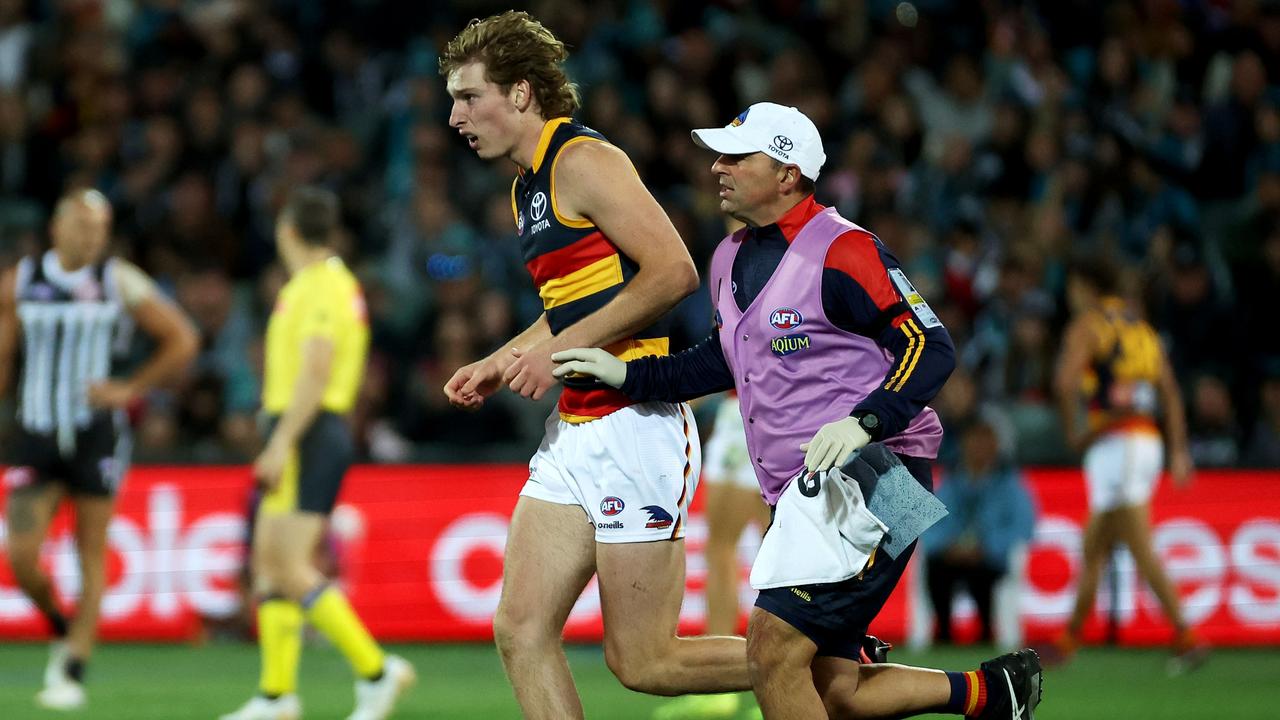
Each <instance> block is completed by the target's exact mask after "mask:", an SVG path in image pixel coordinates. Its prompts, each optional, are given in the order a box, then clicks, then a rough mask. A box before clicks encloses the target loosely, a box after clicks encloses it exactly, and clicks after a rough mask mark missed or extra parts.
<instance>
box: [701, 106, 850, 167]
mask: <svg viewBox="0 0 1280 720" xmlns="http://www.w3.org/2000/svg"><path fill="white" fill-rule="evenodd" d="M690 134H691V135H693V141H694V142H695V143H697V144H698V146H699V147H704V148H706V149H708V150H714V151H715V152H718V153H720V154H722V155H745V154H748V153H754V152H762V153H764V154H766V155H768V156H770V157H772V158H774V159H775V160H777V161H778V162H782V163H786V164H788V165H796V166H798V167H799V168H800V174H801V175H804V176H805V177H807V178H809V179H810V180H817V179H818V173H819V172H820V171H821V170H822V164H823V163H825V162H826V161H827V154H826V153H825V152H823V151H822V136H820V135H818V128H817V126H815V125H814V124H813V121H812V120H810V119H809V118H808V117H806V116H805V114H804V113H802V112H800V111H799V110H797V109H795V108H793V107H786V106H785V105H779V104H777V103H771V102H760V103H756V104H755V105H752V106H751V107H749V108H747V109H746V110H743V111H742V114H741V115H739V116H738V117H736V118H734V119H733V122H731V123H729V124H728V125H725V126H724V127H722V128H705V129H702V130H694V131H693V132H691V133H690Z"/></svg>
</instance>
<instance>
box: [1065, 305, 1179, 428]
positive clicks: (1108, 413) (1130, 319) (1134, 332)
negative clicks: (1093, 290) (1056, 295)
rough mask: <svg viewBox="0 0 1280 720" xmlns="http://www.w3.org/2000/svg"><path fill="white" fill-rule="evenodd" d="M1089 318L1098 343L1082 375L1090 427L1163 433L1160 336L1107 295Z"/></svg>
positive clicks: (1131, 311)
mask: <svg viewBox="0 0 1280 720" xmlns="http://www.w3.org/2000/svg"><path fill="white" fill-rule="evenodd" d="M1086 318H1087V319H1086V322H1088V323H1089V326H1090V328H1091V329H1092V330H1093V335H1094V337H1095V338H1097V343H1098V344H1097V346H1096V347H1095V349H1094V354H1093V357H1092V358H1091V359H1090V362H1089V369H1088V371H1087V372H1086V373H1085V375H1084V377H1083V378H1082V384H1083V387H1082V390H1083V391H1084V394H1085V397H1086V398H1087V400H1088V409H1089V427H1090V429H1091V430H1092V431H1094V432H1104V431H1113V430H1121V429H1123V430H1141V431H1147V432H1158V428H1157V426H1156V424H1155V415H1156V411H1157V407H1158V402H1157V401H1158V398H1159V394H1158V392H1157V388H1158V384H1159V381H1160V373H1161V371H1162V368H1161V363H1162V358H1163V353H1162V352H1161V350H1160V337H1159V336H1158V335H1156V331H1155V330H1154V329H1153V328H1152V327H1151V325H1149V324H1148V323H1147V322H1146V321H1144V320H1142V319H1141V318H1139V317H1138V316H1137V314H1136V313H1134V312H1133V310H1132V309H1130V308H1129V306H1128V303H1126V302H1125V301H1124V300H1123V299H1121V298H1118V297H1108V298H1104V299H1103V301H1102V303H1101V306H1100V307H1099V308H1098V309H1096V310H1093V311H1090V313H1089V314H1088V315H1087V316H1086Z"/></svg>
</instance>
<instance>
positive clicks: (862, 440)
mask: <svg viewBox="0 0 1280 720" xmlns="http://www.w3.org/2000/svg"><path fill="white" fill-rule="evenodd" d="M869 442H871V436H870V435H868V434H867V431H866V430H863V429H862V425H860V424H859V423H858V418H855V417H847V418H844V419H843V420H836V421H835V422H829V423H827V424H826V425H823V426H822V427H820V428H818V432H816V433H814V434H813V439H812V440H810V441H809V442H807V443H800V449H801V450H804V451H805V453H804V466H805V468H807V469H808V470H809V472H811V473H821V472H826V471H827V470H830V469H831V468H833V467H836V466H837V465H844V464H845V463H846V462H848V461H849V459H850V458H849V456H850V455H852V454H853V453H854V452H855V451H858V450H861V449H862V448H863V447H864V446H865V445H866V444H867V443H869Z"/></svg>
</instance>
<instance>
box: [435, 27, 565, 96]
mask: <svg viewBox="0 0 1280 720" xmlns="http://www.w3.org/2000/svg"><path fill="white" fill-rule="evenodd" d="M568 57H569V52H568V50H566V49H565V47H564V43H563V42H560V40H558V39H557V38H556V36H555V35H553V34H551V31H550V30H548V29H547V28H546V27H544V26H543V25H542V23H540V22H538V21H537V20H534V19H533V18H532V17H531V16H530V15H529V13H527V12H518V11H515V10H508V11H507V12H504V13H502V14H501V15H491V16H489V17H487V18H485V19H483V20H481V19H479V18H475V19H473V20H472V21H471V22H469V23H467V26H466V27H465V28H463V29H462V32H460V33H458V35H457V37H455V38H453V40H450V41H449V44H448V45H447V46H446V47H445V49H444V52H443V53H441V54H440V74H441V75H443V76H445V77H446V78H447V77H448V76H449V73H451V72H453V71H454V70H457V69H458V68H460V67H462V66H463V65H466V64H468V63H472V62H481V63H484V68H485V76H486V77H487V79H488V80H489V81H490V82H493V83H496V84H497V85H499V86H500V87H501V88H502V89H503V91H504V92H505V91H507V90H509V89H510V88H511V86H512V85H514V84H515V83H517V82H519V81H521V80H527V81H528V82H529V85H530V87H532V88H533V96H534V98H535V99H537V101H538V107H540V108H542V114H543V115H544V116H545V117H548V118H553V117H565V116H570V115H573V113H574V112H575V111H576V110H577V109H578V107H579V105H580V101H579V98H578V86H577V85H576V84H574V83H572V82H569V78H568V76H566V75H565V72H564V61H565V59H566V58H568Z"/></svg>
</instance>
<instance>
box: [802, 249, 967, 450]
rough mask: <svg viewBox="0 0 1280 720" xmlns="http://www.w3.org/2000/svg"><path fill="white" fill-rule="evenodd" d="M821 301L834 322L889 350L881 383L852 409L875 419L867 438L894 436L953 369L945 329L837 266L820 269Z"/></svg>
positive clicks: (883, 287) (884, 287) (887, 287)
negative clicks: (876, 427)
mask: <svg viewBox="0 0 1280 720" xmlns="http://www.w3.org/2000/svg"><path fill="white" fill-rule="evenodd" d="M884 256H888V258H889V259H890V261H891V262H892V256H891V255H888V253H887V252H883V253H882V257H884ZM881 263H882V264H881V266H880V269H879V271H878V272H883V273H887V272H888V267H887V266H886V265H885V264H883V260H882V261H881ZM894 266H895V267H896V262H895V263H894ZM877 279H878V278H877ZM872 292H874V293H875V296H874V297H873V295H872ZM889 293H892V297H891V298H890V297H889ZM822 304H823V310H824V311H825V312H826V313H827V317H828V319H830V320H831V322H832V323H833V324H834V325H835V326H836V327H838V328H840V329H841V330H844V331H845V332H850V333H854V334H857V335H862V336H864V337H867V338H870V339H872V340H874V341H875V342H876V344H877V345H879V346H880V347H882V348H884V349H885V350H887V351H888V352H889V353H890V354H892V355H893V358H894V360H893V365H892V366H891V367H890V368H889V372H888V373H886V374H885V378H884V382H883V383H881V384H880V387H878V388H877V389H876V390H873V391H872V392H871V393H870V394H869V395H867V397H866V398H864V399H863V401H862V402H861V403H859V404H858V406H857V407H856V408H853V412H855V413H856V412H861V411H867V412H873V413H875V415H876V417H878V418H880V427H881V428H882V429H881V432H880V434H879V437H874V438H872V439H873V440H881V439H884V438H888V437H893V436H894V435H897V434H898V433H900V432H902V431H903V430H905V429H906V427H907V425H909V424H910V423H911V421H912V420H913V419H914V418H915V416H916V415H919V414H920V411H921V410H923V409H924V407H925V405H928V404H929V402H930V401H931V400H933V398H934V396H935V395H937V394H938V391H939V390H941V389H942V385H943V384H944V383H945V382H946V381H947V378H948V377H950V376H951V372H952V371H953V370H954V369H955V367H956V351H955V345H954V344H953V343H952V341H951V334H950V333H948V332H947V329H946V328H945V327H943V326H942V325H941V324H940V323H929V324H926V323H924V322H922V321H921V320H920V319H919V318H918V317H916V314H915V313H914V312H913V311H912V310H911V307H910V306H909V305H908V304H907V302H906V300H905V299H904V298H903V297H902V295H901V293H899V292H898V290H897V289H896V288H894V287H893V286H892V284H891V283H887V282H885V283H879V284H878V287H876V288H873V289H872V290H871V291H869V290H868V289H867V288H866V287H864V284H863V283H860V282H859V281H858V280H857V279H855V278H854V277H852V276H850V275H849V274H847V273H846V272H844V271H842V270H840V269H837V268H826V269H825V270H823V273H822Z"/></svg>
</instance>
